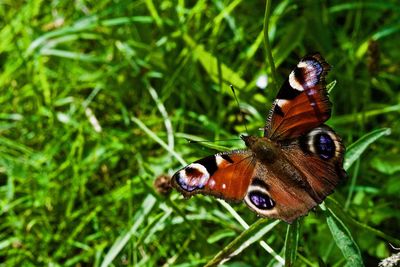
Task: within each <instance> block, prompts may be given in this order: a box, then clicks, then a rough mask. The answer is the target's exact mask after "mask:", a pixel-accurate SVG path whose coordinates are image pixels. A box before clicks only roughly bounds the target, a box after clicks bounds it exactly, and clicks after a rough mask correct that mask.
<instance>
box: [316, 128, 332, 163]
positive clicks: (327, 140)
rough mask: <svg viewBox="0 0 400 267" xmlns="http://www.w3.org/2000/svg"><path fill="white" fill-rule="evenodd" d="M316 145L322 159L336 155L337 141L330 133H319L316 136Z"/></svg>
mask: <svg viewBox="0 0 400 267" xmlns="http://www.w3.org/2000/svg"><path fill="white" fill-rule="evenodd" d="M315 146H316V149H317V153H318V155H319V156H320V157H321V158H322V159H330V158H332V157H333V156H334V155H335V143H334V142H333V140H332V138H331V137H330V136H329V135H328V134H318V135H317V136H316V137H315Z"/></svg>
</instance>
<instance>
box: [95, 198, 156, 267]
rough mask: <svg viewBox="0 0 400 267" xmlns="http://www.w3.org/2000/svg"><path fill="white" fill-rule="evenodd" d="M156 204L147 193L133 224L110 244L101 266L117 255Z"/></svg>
mask: <svg viewBox="0 0 400 267" xmlns="http://www.w3.org/2000/svg"><path fill="white" fill-rule="evenodd" d="M155 204H156V199H155V198H154V196H152V195H148V196H147V197H146V198H145V199H144V201H143V204H142V206H141V208H140V209H139V210H138V211H137V212H136V214H135V217H134V220H133V222H134V223H133V225H132V226H131V228H130V229H129V230H128V231H127V232H126V233H124V234H122V235H121V236H120V237H119V238H118V239H117V240H115V242H114V244H113V245H112V246H111V248H110V250H109V251H108V252H107V254H106V255H105V257H104V260H103V262H102V263H101V265H100V266H101V267H107V266H110V264H111V263H112V262H113V260H114V259H115V258H116V257H117V256H118V254H119V253H120V252H121V250H122V249H123V248H124V247H125V246H126V244H127V243H128V242H129V240H130V239H131V237H132V235H134V234H135V233H136V231H137V230H138V228H139V227H140V226H141V225H142V224H143V223H144V219H145V218H146V217H147V216H148V214H149V213H150V211H151V210H152V208H153V207H154V205H155Z"/></svg>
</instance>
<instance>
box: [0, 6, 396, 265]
mask: <svg viewBox="0 0 400 267" xmlns="http://www.w3.org/2000/svg"><path fill="white" fill-rule="evenodd" d="M264 12H265V3H264V2H263V1H241V0H234V1H224V0H215V1H205V0H201V1H182V0H179V1H169V0H160V1H152V0H143V1H124V0H121V1H117V0H116V1H106V0H98V1H89V0H87V1H85V0H76V1H57V0H53V1H43V0H31V1H29V0H28V1H7V0H6V1H0V14H1V16H0V89H1V94H0V103H1V111H0V227H1V231H0V264H1V266H46V265H47V266H108V265H111V266H169V265H172V266H202V265H204V264H206V263H207V262H209V261H210V260H211V259H212V258H213V257H214V256H215V255H216V254H217V253H218V252H221V251H222V250H223V249H224V247H226V246H228V245H229V244H230V242H231V241H232V240H234V239H235V238H236V237H237V236H239V234H240V233H242V231H243V228H242V227H241V226H240V224H239V223H238V222H237V221H236V219H235V218H234V217H233V215H232V214H233V212H232V211H231V212H229V211H227V210H226V209H225V208H224V207H223V206H221V205H220V203H219V202H217V201H216V200H215V199H212V198H210V197H203V196H197V197H194V198H192V199H191V200H190V201H183V200H182V199H181V197H180V196H179V195H178V194H177V193H176V192H174V193H172V194H171V196H168V197H165V196H161V195H159V194H158V193H156V191H155V189H154V186H153V182H154V180H155V179H156V177H157V176H159V175H161V174H169V175H171V174H173V173H174V171H176V170H177V169H178V168H180V167H181V166H182V164H183V160H182V159H181V158H183V159H185V161H186V162H190V161H193V160H196V159H199V158H201V157H202V156H205V155H208V154H210V153H213V152H214V151H215V149H237V148H240V147H242V146H243V144H241V143H240V142H238V141H231V142H216V143H211V144H209V143H205V145H207V147H206V146H200V145H196V144H189V143H188V142H187V141H186V139H185V138H189V139H195V140H203V139H205V140H219V139H232V138H238V136H239V134H240V133H245V128H244V122H243V119H242V116H241V115H240V112H239V108H238V106H237V104H236V103H235V100H234V98H233V96H232V93H231V91H230V89H229V87H228V85H229V84H233V85H234V86H235V88H236V91H237V94H238V98H239V102H240V107H241V110H242V112H243V113H244V114H245V119H246V123H247V125H248V129H249V133H250V134H253V135H259V134H261V132H260V131H259V130H258V129H259V128H260V127H263V125H264V121H265V118H266V115H267V112H268V110H269V108H270V105H271V103H272V101H273V99H274V97H275V93H276V88H274V86H273V84H274V83H276V84H278V86H279V85H280V83H281V82H282V81H283V80H284V79H285V77H286V76H287V75H288V73H289V72H290V70H291V68H293V66H294V65H295V64H296V63H297V61H298V60H299V58H301V57H302V56H304V55H306V54H308V53H312V52H315V51H319V52H320V53H321V54H322V55H323V56H324V57H325V58H326V60H327V61H328V62H329V63H330V64H331V65H333V70H332V71H331V72H330V74H329V75H328V82H331V81H335V80H336V81H337V83H336V86H335V88H334V89H333V90H332V92H331V100H332V102H333V116H332V119H331V120H330V121H329V123H328V124H330V125H331V126H333V127H334V128H335V130H336V132H338V133H340V135H341V136H342V137H343V140H344V143H345V144H347V145H350V144H352V143H354V142H355V141H356V140H358V139H359V138H360V137H362V136H364V135H365V134H367V133H370V132H371V131H374V130H377V129H382V128H391V131H392V133H391V135H385V136H383V137H381V138H380V139H379V140H376V141H375V142H374V143H372V144H371V145H370V146H369V147H368V149H367V150H366V151H365V152H364V153H363V154H362V155H360V154H357V155H356V157H357V158H356V160H355V161H354V164H353V165H352V167H351V168H350V169H349V170H348V172H349V181H348V182H347V183H346V184H344V185H342V186H341V187H339V188H338V189H337V190H336V193H335V194H334V195H333V198H332V199H331V200H330V201H332V202H334V203H336V204H337V205H338V207H339V208H338V209H339V210H340V209H342V211H345V212H343V213H344V214H345V215H343V216H345V217H343V216H342V217H341V220H340V221H341V222H343V225H344V227H345V229H346V230H345V231H346V232H347V233H349V236H352V238H354V244H357V245H356V246H355V247H358V248H357V249H359V252H360V255H361V257H362V259H363V261H364V263H365V265H366V266H376V265H377V263H378V262H379V260H380V259H383V258H385V257H388V256H390V255H391V254H392V253H393V252H394V250H393V249H391V247H390V245H389V242H390V243H391V244H393V245H394V246H397V247H399V246H400V242H399V238H400V237H399V234H400V232H399V225H400V212H399V208H400V197H399V193H398V192H399V191H400V179H399V174H400V154H399V152H400V151H399V150H400V145H399V132H400V122H399V119H398V118H399V113H400V104H399V103H400V90H399V89H400V71H399V67H400V66H399V65H400V50H399V49H398V46H399V42H400V38H399V37H400V34H399V32H400V20H399V18H400V4H399V2H398V0H385V1H363V0H356V1H339V0H333V1H322V0H321V1H314V0H305V1H295V0H284V1H273V3H272V5H271V13H270V17H269V33H268V34H269V39H270V42H271V51H272V55H273V58H274V62H275V65H276V67H277V74H278V78H277V80H276V81H275V80H274V79H273V78H272V76H271V68H270V65H269V64H268V61H267V60H266V58H267V52H266V50H265V47H264V43H263V40H264V38H263V31H262V29H263V23H264ZM262 75H268V86H267V88H266V89H264V90H263V89H260V88H258V87H257V86H256V81H257V80H258V79H259V77H260V76H262ZM386 133H387V132H386ZM331 207H334V206H331ZM234 209H235V210H236V211H237V212H238V213H239V214H240V216H241V218H242V219H244V220H245V221H247V223H248V224H253V223H255V222H256V221H257V217H256V215H255V214H254V213H252V212H251V211H249V210H248V209H247V208H246V207H245V205H234ZM334 214H337V212H336V213H334ZM339 217H340V216H339ZM343 218H347V219H343ZM296 225H297V224H296ZM328 225H329V224H327V222H326V220H325V216H324V214H323V212H322V211H321V209H316V212H312V213H311V214H310V215H308V216H307V217H305V218H302V219H300V220H299V224H298V225H297V226H296V227H298V229H297V228H296V229H297V230H295V233H297V235H298V236H300V238H299V241H298V249H297V253H296V250H293V251H294V254H297V259H296V262H295V264H294V266H343V265H344V264H345V263H346V262H347V263H348V264H349V260H348V257H346V253H345V251H346V250H343V247H340V242H337V240H336V239H335V235H334V231H332V228H329V227H328ZM286 228H287V225H286V224H285V223H282V222H281V223H279V224H277V225H276V226H274V229H273V230H272V231H270V232H268V234H266V235H264V236H263V237H261V236H260V237H258V238H262V239H263V240H264V241H265V242H266V243H267V244H268V245H269V246H270V247H271V248H272V249H273V250H274V251H275V252H276V253H277V254H279V255H280V256H281V257H283V247H284V246H286V247H288V245H287V244H288V243H287V240H288V238H285V236H286V231H287V230H286ZM288 233H289V232H288ZM332 235H334V236H332ZM334 239H335V241H336V242H335V241H334ZM285 240H286V241H285ZM241 244H243V243H241ZM285 244H286V245H285ZM338 244H339V245H338ZM286 251H288V250H286ZM277 258H278V261H277ZM274 264H275V265H277V264H278V265H279V256H278V257H277V256H276V255H275V256H274V254H273V253H271V252H267V251H266V250H265V249H263V247H262V246H260V245H258V244H257V243H254V244H253V245H251V246H248V247H247V248H246V249H245V250H243V251H242V252H241V253H240V254H239V255H237V256H235V257H233V258H232V259H231V260H230V261H228V262H227V263H226V265H229V266H265V265H269V266H273V265H274ZM349 266H355V265H349Z"/></svg>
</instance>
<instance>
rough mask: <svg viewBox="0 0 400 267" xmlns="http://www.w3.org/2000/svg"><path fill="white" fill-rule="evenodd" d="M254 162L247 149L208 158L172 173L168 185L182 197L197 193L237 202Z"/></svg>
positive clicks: (241, 197)
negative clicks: (170, 182) (170, 183)
mask: <svg viewBox="0 0 400 267" xmlns="http://www.w3.org/2000/svg"><path fill="white" fill-rule="evenodd" d="M255 163H256V162H255V159H254V157H253V154H252V153H251V151H249V150H237V151H232V152H224V153H219V154H216V155H212V156H208V157H206V158H203V159H201V160H198V161H196V162H193V163H191V164H189V165H188V166H186V167H185V168H183V169H181V170H179V171H178V172H176V173H175V174H174V176H173V177H172V180H171V181H172V186H173V187H175V188H176V189H177V190H178V191H179V192H181V193H182V194H183V195H184V196H185V197H190V196H192V195H194V194H199V193H200V194H204V195H212V196H216V197H218V198H223V199H225V200H229V201H241V200H243V198H244V197H245V195H246V193H247V188H248V186H249V184H250V180H251V178H252V176H253V172H254V167H255Z"/></svg>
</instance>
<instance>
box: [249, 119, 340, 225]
mask: <svg viewBox="0 0 400 267" xmlns="http://www.w3.org/2000/svg"><path fill="white" fill-rule="evenodd" d="M343 153H344V146H343V144H342V143H341V139H340V137H339V136H338V135H337V134H335V132H333V130H332V129H331V128H329V127H328V126H326V125H322V126H320V127H317V128H315V129H313V130H311V131H310V132H308V133H306V134H304V135H303V136H301V137H300V138H298V139H295V140H292V141H291V142H290V143H287V144H282V145H281V149H280V155H279V156H278V157H277V159H276V160H274V162H271V163H270V164H265V163H263V162H261V161H258V162H257V166H256V168H255V172H254V176H253V178H252V181H251V183H250V186H249V189H248V192H247V194H246V197H245V202H246V204H247V205H248V206H249V207H250V208H251V209H253V210H254V211H255V212H257V213H258V214H260V215H261V216H264V217H271V218H277V219H281V220H284V221H286V222H289V223H291V222H292V221H293V220H294V219H296V218H298V217H299V216H303V215H305V214H307V213H308V212H309V210H310V209H312V208H313V207H315V206H316V205H318V204H320V203H321V202H322V201H323V200H324V199H325V198H326V196H327V195H329V194H331V193H332V192H333V189H334V188H335V187H336V186H337V184H338V183H339V182H340V181H342V180H343V179H344V178H345V177H346V172H345V171H344V170H343V167H342V166H343Z"/></svg>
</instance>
